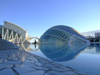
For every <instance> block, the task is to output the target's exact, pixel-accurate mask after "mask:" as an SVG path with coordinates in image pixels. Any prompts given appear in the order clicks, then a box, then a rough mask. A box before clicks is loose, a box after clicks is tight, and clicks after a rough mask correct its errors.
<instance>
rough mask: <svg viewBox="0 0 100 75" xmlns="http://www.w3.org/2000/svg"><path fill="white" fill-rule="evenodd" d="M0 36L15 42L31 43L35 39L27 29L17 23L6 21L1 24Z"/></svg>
mask: <svg viewBox="0 0 100 75" xmlns="http://www.w3.org/2000/svg"><path fill="white" fill-rule="evenodd" d="M0 38H2V39H4V40H8V41H10V42H13V43H30V42H29V41H30V40H31V39H33V37H30V36H29V35H28V33H27V31H26V30H24V29H23V28H21V27H19V26H18V25H16V24H13V23H10V22H7V21H4V25H0Z"/></svg>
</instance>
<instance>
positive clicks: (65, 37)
mask: <svg viewBox="0 0 100 75" xmlns="http://www.w3.org/2000/svg"><path fill="white" fill-rule="evenodd" d="M40 41H41V44H66V46H69V47H71V48H72V49H74V50H77V49H79V48H82V47H84V46H88V45H89V44H90V42H89V41H88V40H87V39H86V38H85V37H84V36H82V35H81V34H80V33H79V32H78V31H76V30H75V29H73V28H71V27H69V26H64V25H58V26H54V27H51V28H50V29H48V30H47V31H46V32H45V33H44V34H43V35H42V36H41V37H40Z"/></svg>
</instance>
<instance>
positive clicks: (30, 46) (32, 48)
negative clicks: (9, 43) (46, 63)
mask: <svg viewBox="0 0 100 75" xmlns="http://www.w3.org/2000/svg"><path fill="white" fill-rule="evenodd" d="M18 46H19V47H20V49H21V50H25V51H28V52H30V51H38V50H39V45H38V44H18Z"/></svg>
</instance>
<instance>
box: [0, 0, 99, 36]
mask: <svg viewBox="0 0 100 75" xmlns="http://www.w3.org/2000/svg"><path fill="white" fill-rule="evenodd" d="M3 21H8V22H12V23H14V24H17V25H19V26H20V27H22V28H24V29H25V30H29V31H28V33H29V35H30V36H32V37H34V36H36V37H40V36H41V35H42V34H43V33H44V32H45V31H46V30H47V29H48V28H50V27H52V26H55V25H66V26H71V27H73V28H75V29H76V30H77V31H79V32H85V31H91V30H96V29H100V0H0V25H3V24H4V23H3Z"/></svg>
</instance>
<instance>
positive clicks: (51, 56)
mask: <svg viewBox="0 0 100 75" xmlns="http://www.w3.org/2000/svg"><path fill="white" fill-rule="evenodd" d="M21 49H24V50H26V51H28V52H30V53H32V54H35V55H38V56H41V57H43V58H45V59H48V60H51V61H54V62H57V63H59V64H62V65H65V66H69V67H72V68H74V69H76V70H79V71H82V72H86V73H89V74H92V75H100V46H88V47H86V48H84V49H81V50H79V51H73V50H71V49H69V48H66V46H65V45H62V46H56V45H55V46H54V45H49V46H48V45H43V46H40V45H27V44H25V45H23V46H21Z"/></svg>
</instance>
